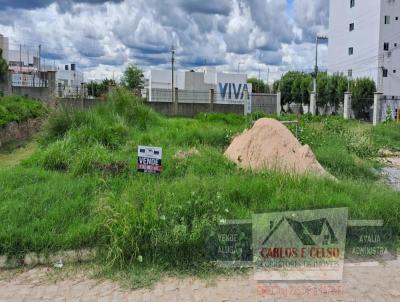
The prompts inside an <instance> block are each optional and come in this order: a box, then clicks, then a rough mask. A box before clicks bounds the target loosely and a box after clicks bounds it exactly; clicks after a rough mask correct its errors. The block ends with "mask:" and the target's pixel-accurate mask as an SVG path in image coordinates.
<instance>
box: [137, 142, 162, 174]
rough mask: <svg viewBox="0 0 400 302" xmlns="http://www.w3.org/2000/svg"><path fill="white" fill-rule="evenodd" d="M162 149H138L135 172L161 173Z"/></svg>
mask: <svg viewBox="0 0 400 302" xmlns="http://www.w3.org/2000/svg"><path fill="white" fill-rule="evenodd" d="M161 159H162V148H160V147H148V146H139V147H138V160H137V170H138V171H139V172H143V173H161V171H162V165H161Z"/></svg>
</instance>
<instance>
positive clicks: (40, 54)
mask: <svg viewBox="0 0 400 302" xmlns="http://www.w3.org/2000/svg"><path fill="white" fill-rule="evenodd" d="M41 57H42V44H39V58H38V60H39V62H38V63H39V72H40V71H41V66H40V64H41Z"/></svg>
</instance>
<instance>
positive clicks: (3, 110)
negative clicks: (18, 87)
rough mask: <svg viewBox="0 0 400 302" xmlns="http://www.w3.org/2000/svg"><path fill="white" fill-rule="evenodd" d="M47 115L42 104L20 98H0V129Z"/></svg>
mask: <svg viewBox="0 0 400 302" xmlns="http://www.w3.org/2000/svg"><path fill="white" fill-rule="evenodd" d="M46 113H47V109H46V108H45V107H44V106H43V105H42V103H40V102H38V101H35V100H31V99H26V98H23V97H20V96H7V97H3V98H0V128H1V127H4V126H6V125H7V124H9V123H11V122H23V121H25V120H27V119H30V118H39V117H42V116H44V115H45V114H46Z"/></svg>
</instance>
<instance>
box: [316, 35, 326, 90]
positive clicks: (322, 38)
mask: <svg viewBox="0 0 400 302" xmlns="http://www.w3.org/2000/svg"><path fill="white" fill-rule="evenodd" d="M327 40H328V37H326V36H317V37H316V38H315V66H314V82H313V83H314V85H313V86H314V92H315V93H317V76H318V45H319V41H327Z"/></svg>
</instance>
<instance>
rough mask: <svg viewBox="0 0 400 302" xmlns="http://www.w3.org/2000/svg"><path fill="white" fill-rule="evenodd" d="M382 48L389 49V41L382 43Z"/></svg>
mask: <svg viewBox="0 0 400 302" xmlns="http://www.w3.org/2000/svg"><path fill="white" fill-rule="evenodd" d="M383 50H384V51H389V43H388V42H385V43H383Z"/></svg>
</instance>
